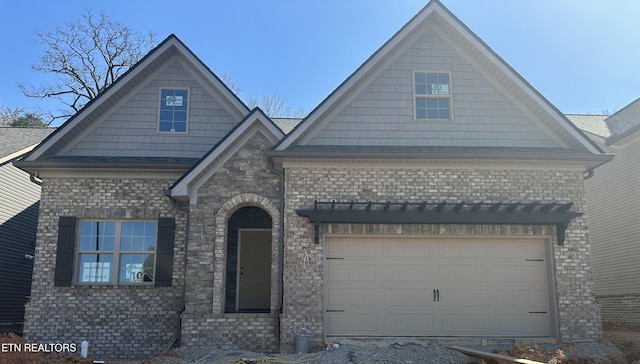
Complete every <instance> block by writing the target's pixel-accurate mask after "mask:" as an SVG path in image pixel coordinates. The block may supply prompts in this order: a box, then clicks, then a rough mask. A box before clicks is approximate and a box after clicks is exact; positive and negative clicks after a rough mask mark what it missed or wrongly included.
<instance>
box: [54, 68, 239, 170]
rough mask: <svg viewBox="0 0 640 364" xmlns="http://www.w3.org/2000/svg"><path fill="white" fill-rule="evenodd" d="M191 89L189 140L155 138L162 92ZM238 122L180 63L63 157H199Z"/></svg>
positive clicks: (186, 136)
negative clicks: (162, 90)
mask: <svg viewBox="0 0 640 364" xmlns="http://www.w3.org/2000/svg"><path fill="white" fill-rule="evenodd" d="M167 87H168V88H171V87H175V88H185V87H188V88H189V95H188V97H189V116H188V117H189V120H188V131H189V133H188V134H171V133H158V132H157V128H158V102H159V98H160V88H167ZM238 121H239V120H235V119H234V118H233V117H232V116H231V114H229V112H228V111H227V110H226V109H225V108H224V107H223V106H222V103H221V102H220V101H219V100H218V99H217V98H216V97H215V96H214V95H213V94H212V93H211V92H210V91H209V90H208V89H207V88H205V87H203V85H202V83H201V82H200V81H198V80H197V79H196V78H195V77H194V74H193V73H191V72H190V70H189V69H188V68H187V67H186V66H185V65H184V64H183V63H182V62H180V61H179V60H178V59H174V60H173V61H172V62H170V64H169V65H168V66H167V67H166V68H164V69H163V70H162V71H161V72H160V73H159V74H158V75H156V76H154V79H153V80H151V81H150V82H148V83H147V84H146V85H145V86H144V87H142V88H140V89H139V90H138V91H136V92H135V93H134V94H133V95H132V96H131V97H130V98H129V99H128V100H126V101H124V102H123V103H122V104H121V105H119V106H118V107H117V108H116V109H115V111H114V112H112V113H111V114H109V115H108V116H107V117H106V119H105V120H104V121H103V122H102V123H100V125H99V126H98V127H97V128H96V129H94V130H92V131H91V132H90V133H89V134H88V135H87V136H86V137H84V138H83V139H82V140H81V141H80V142H78V143H77V144H76V145H73V146H72V147H70V150H69V151H68V152H66V153H63V154H65V155H71V156H125V157H185V158H199V157H202V155H204V154H205V153H206V152H207V151H208V150H209V149H211V146H213V145H215V144H216V143H217V142H218V141H219V140H220V139H222V138H223V137H224V136H225V135H226V134H227V132H229V130H231V129H232V128H233V127H234V126H235V124H236V123H237V122H238Z"/></svg>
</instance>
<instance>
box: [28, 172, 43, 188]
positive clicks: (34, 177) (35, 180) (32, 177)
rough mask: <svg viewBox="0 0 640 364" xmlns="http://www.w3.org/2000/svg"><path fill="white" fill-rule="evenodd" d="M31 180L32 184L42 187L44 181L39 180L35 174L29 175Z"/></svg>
mask: <svg viewBox="0 0 640 364" xmlns="http://www.w3.org/2000/svg"><path fill="white" fill-rule="evenodd" d="M29 179H30V180H31V182H33V183H35V184H37V185H38V186H42V180H37V179H36V175H35V174H33V173H29Z"/></svg>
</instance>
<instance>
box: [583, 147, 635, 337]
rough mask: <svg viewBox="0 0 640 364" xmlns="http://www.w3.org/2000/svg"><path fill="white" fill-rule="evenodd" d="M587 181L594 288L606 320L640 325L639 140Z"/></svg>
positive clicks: (623, 149) (617, 152) (625, 148)
mask: <svg viewBox="0 0 640 364" xmlns="http://www.w3.org/2000/svg"><path fill="white" fill-rule="evenodd" d="M615 153H616V156H615V158H614V159H613V160H612V161H611V162H609V163H607V164H605V165H603V166H601V167H598V168H597V169H596V170H595V174H594V176H593V177H592V178H589V179H587V180H586V182H585V186H586V191H587V196H588V203H589V207H590V218H589V232H590V236H591V238H590V241H591V246H592V250H593V269H594V287H595V292H596V295H597V297H598V300H599V301H600V302H601V304H602V311H603V319H604V320H606V321H616V322H627V323H630V324H636V325H637V324H640V308H638V307H640V306H638V305H637V302H638V300H639V298H638V297H639V296H640V265H639V264H638V256H640V224H638V206H640V194H638V191H637V186H638V181H640V163H639V161H640V140H636V141H635V142H633V143H631V144H629V145H627V146H624V147H623V148H620V149H618V150H616V151H615Z"/></svg>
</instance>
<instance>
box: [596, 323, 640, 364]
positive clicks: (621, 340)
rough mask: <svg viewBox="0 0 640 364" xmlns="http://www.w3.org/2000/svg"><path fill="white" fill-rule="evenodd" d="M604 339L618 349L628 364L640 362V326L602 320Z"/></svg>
mask: <svg viewBox="0 0 640 364" xmlns="http://www.w3.org/2000/svg"><path fill="white" fill-rule="evenodd" d="M602 327H603V328H604V339H605V340H608V341H610V342H611V343H613V344H614V345H615V346H616V347H617V348H618V350H620V351H621V352H622V353H623V354H624V356H625V358H627V361H628V362H629V364H640V326H628V325H620V324H613V323H608V322H604V323H603V324H602Z"/></svg>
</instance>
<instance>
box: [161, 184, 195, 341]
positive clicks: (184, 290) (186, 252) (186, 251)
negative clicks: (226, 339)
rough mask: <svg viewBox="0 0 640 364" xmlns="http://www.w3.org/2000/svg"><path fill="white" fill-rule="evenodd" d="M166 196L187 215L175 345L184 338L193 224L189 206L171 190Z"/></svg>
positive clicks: (165, 191)
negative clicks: (180, 305) (190, 232)
mask: <svg viewBox="0 0 640 364" xmlns="http://www.w3.org/2000/svg"><path fill="white" fill-rule="evenodd" d="M164 194H165V196H167V197H169V199H170V200H171V202H172V203H173V208H175V209H176V210H178V211H182V212H184V213H185V214H186V215H187V216H186V223H185V225H186V226H185V232H184V267H183V277H184V282H183V284H182V310H181V311H180V313H179V314H178V332H177V333H176V336H175V337H176V338H175V340H174V342H173V343H171V347H174V346H175V344H176V343H178V344H180V340H181V339H182V314H183V313H184V312H185V311H186V309H187V308H186V305H185V304H184V302H185V299H186V296H187V257H188V255H189V226H190V225H191V210H190V209H189V207H188V206H184V205H183V204H181V203H180V202H179V201H178V200H176V198H175V197H173V196H171V190H169V189H166V190H164Z"/></svg>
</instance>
